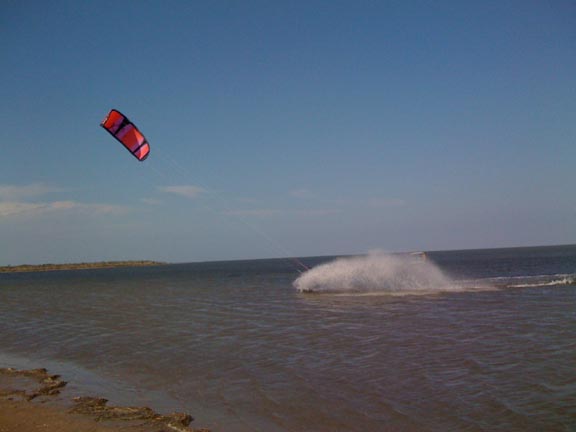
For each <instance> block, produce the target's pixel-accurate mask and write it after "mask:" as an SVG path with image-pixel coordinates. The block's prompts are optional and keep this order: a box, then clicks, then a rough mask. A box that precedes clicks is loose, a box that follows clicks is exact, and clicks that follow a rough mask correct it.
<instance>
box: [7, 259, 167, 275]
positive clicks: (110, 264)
mask: <svg viewBox="0 0 576 432" xmlns="http://www.w3.org/2000/svg"><path fill="white" fill-rule="evenodd" d="M162 265H167V263H165V262H160V261H150V260H141V261H98V262H86V263H69V264H20V265H15V266H0V273H31V272H45V271H59V270H91V269H104V268H119V267H152V266H162Z"/></svg>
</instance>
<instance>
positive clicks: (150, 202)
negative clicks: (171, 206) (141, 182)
mask: <svg viewBox="0 0 576 432" xmlns="http://www.w3.org/2000/svg"><path fill="white" fill-rule="evenodd" d="M140 201H141V202H143V203H144V204H148V205H154V206H157V205H160V204H162V201H160V200H157V199H154V198H142V199H141V200H140Z"/></svg>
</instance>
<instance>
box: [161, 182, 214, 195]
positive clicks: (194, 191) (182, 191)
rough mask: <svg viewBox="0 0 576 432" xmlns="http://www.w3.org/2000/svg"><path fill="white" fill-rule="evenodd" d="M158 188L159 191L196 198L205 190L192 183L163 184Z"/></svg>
mask: <svg viewBox="0 0 576 432" xmlns="http://www.w3.org/2000/svg"><path fill="white" fill-rule="evenodd" d="M158 190H159V191H161V192H166V193H171V194H175V195H180V196H183V197H186V198H197V197H198V196H200V195H201V194H203V193H204V192H206V190H205V189H203V188H201V187H199V186H194V185H182V186H163V187H159V188H158Z"/></svg>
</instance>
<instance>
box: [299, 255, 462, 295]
mask: <svg viewBox="0 0 576 432" xmlns="http://www.w3.org/2000/svg"><path fill="white" fill-rule="evenodd" d="M293 285H294V287H295V288H296V289H297V290H298V291H300V292H314V293H382V294H418V293H421V294H423V293H434V292H442V291H454V290H458V287H456V286H455V284H454V283H453V282H452V281H451V280H450V279H449V278H448V277H447V276H445V275H444V274H443V273H442V271H441V270H440V269H439V268H438V267H437V266H436V265H435V264H433V263H432V262H430V261H425V260H422V259H421V258H416V257H414V256H410V255H391V254H386V253H384V252H371V253H370V254H368V255H366V256H362V257H354V258H339V259H337V260H335V261H332V262H329V263H326V264H322V265H319V266H317V267H314V268H313V269H311V270H308V271H307V272H305V273H303V274H302V275H301V276H300V277H299V278H298V279H296V280H295V281H294V284H293Z"/></svg>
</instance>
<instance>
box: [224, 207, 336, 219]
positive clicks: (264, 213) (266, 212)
mask: <svg viewBox="0 0 576 432" xmlns="http://www.w3.org/2000/svg"><path fill="white" fill-rule="evenodd" d="M336 213H340V210H335V209H305V210H280V209H270V208H264V209H246V210H228V211H225V212H224V214H226V215H229V216H247V217H258V218H266V217H272V216H277V215H288V216H290V215H291V216H305V217H320V216H328V215H332V214H336Z"/></svg>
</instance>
